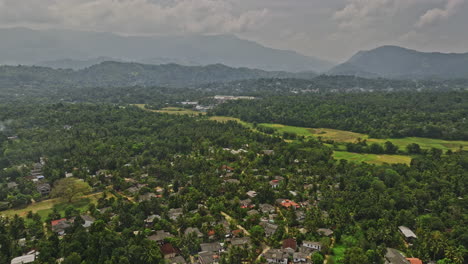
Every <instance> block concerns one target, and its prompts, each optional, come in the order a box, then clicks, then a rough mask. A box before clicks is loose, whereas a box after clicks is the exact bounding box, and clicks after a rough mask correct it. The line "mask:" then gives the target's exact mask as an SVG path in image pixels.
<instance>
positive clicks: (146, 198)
mask: <svg viewBox="0 0 468 264" xmlns="http://www.w3.org/2000/svg"><path fill="white" fill-rule="evenodd" d="M156 197H157V196H156V194H154V193H150V192H149V193H145V194H143V195H140V196H139V197H138V201H139V202H140V203H141V202H144V201H151V199H152V198H156Z"/></svg>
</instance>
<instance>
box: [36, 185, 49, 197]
mask: <svg viewBox="0 0 468 264" xmlns="http://www.w3.org/2000/svg"><path fill="white" fill-rule="evenodd" d="M36 189H37V191H38V192H39V193H40V194H41V195H42V196H46V195H49V193H50V189H51V188H50V184H48V183H41V184H38V185H37V186H36Z"/></svg>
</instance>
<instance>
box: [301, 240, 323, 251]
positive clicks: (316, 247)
mask: <svg viewBox="0 0 468 264" xmlns="http://www.w3.org/2000/svg"><path fill="white" fill-rule="evenodd" d="M302 246H303V247H306V248H309V249H312V250H318V251H320V250H322V244H320V242H313V241H306V240H304V241H302Z"/></svg>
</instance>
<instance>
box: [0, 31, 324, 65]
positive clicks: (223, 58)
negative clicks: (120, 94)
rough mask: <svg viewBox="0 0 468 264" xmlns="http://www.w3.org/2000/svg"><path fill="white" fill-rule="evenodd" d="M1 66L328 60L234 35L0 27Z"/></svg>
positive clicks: (308, 62) (307, 62) (304, 62)
mask: <svg viewBox="0 0 468 264" xmlns="http://www.w3.org/2000/svg"><path fill="white" fill-rule="evenodd" d="M0 35H1V36H2V38H1V40H0V64H3V65H17V64H24V65H37V66H51V67H57V68H72V69H81V68H84V67H89V66H92V65H94V64H96V63H100V62H103V61H108V60H112V61H126V62H139V63H146V64H167V63H177V64H181V65H187V66H204V65H210V64H218V63H220V64H224V65H227V66H231V67H247V68H256V69H263V70H268V71H289V72H302V71H315V72H323V71H326V70H328V69H330V68H331V67H332V64H331V63H330V62H327V61H324V60H320V59H317V58H313V57H308V56H305V55H301V54H299V53H297V52H294V51H287V50H278V49H272V48H268V47H265V46H262V45H260V44H258V43H255V42H252V41H248V40H243V39H240V38H238V37H236V36H234V35H212V36H206V35H203V36H202V35H186V36H151V37H148V36H121V35H117V34H113V33H102V32H86V31H73V30H53V29H50V30H32V29H27V28H3V29H0ZM103 58H104V60H103Z"/></svg>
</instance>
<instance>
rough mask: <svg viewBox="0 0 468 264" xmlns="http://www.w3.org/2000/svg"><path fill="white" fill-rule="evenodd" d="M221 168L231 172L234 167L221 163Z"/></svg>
mask: <svg viewBox="0 0 468 264" xmlns="http://www.w3.org/2000/svg"><path fill="white" fill-rule="evenodd" d="M221 170H222V171H225V172H233V171H234V170H235V169H234V168H232V167H229V166H228V165H223V166H221Z"/></svg>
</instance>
